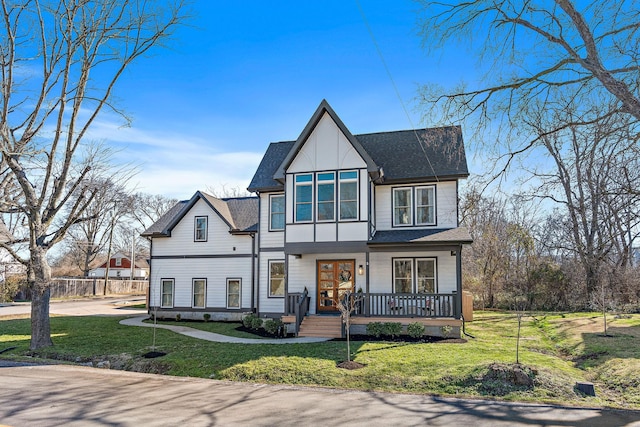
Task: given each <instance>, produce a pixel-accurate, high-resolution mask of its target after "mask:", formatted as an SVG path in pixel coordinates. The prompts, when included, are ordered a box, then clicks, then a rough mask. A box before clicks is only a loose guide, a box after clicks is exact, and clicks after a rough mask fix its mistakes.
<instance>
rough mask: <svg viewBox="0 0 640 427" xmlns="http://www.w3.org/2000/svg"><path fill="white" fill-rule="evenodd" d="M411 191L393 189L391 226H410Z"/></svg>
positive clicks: (409, 189) (411, 220)
mask: <svg viewBox="0 0 640 427" xmlns="http://www.w3.org/2000/svg"><path fill="white" fill-rule="evenodd" d="M412 196H413V191H412V189H411V188H394V189H393V225H412V224H413V216H412V211H413V210H412V209H411V205H412V201H413V197H412Z"/></svg>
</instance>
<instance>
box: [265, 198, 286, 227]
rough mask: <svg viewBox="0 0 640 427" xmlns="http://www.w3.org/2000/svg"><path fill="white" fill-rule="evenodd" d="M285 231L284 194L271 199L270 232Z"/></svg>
mask: <svg viewBox="0 0 640 427" xmlns="http://www.w3.org/2000/svg"><path fill="white" fill-rule="evenodd" d="M279 230H284V194H273V195H271V196H270V197H269V231H279Z"/></svg>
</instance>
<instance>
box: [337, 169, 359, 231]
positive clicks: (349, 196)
mask: <svg viewBox="0 0 640 427" xmlns="http://www.w3.org/2000/svg"><path fill="white" fill-rule="evenodd" d="M339 186H340V188H339V189H340V207H339V210H340V214H339V217H340V221H345V220H347V221H348V220H352V219H358V171H348V172H340V174H339Z"/></svg>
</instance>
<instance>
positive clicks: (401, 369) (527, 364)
mask: <svg viewBox="0 0 640 427" xmlns="http://www.w3.org/2000/svg"><path fill="white" fill-rule="evenodd" d="M119 320H121V318H113V317H54V318H52V319H51V325H52V334H53V340H54V343H55V346H54V347H53V348H50V349H46V350H44V351H41V352H39V353H38V354H37V355H34V356H37V357H41V358H53V359H57V360H66V361H70V362H73V363H76V362H87V361H94V362H95V361H100V360H109V361H110V364H111V367H112V368H118V369H130V370H137V371H143V372H156V373H163V374H169V375H182V376H196V377H204V378H217V379H229V380H238V381H253V382H266V383H276V384H296V385H311V386H321V387H339V388H349V389H359V390H384V391H397V392H414V393H430V394H440V395H454V396H467V397H495V398H500V399H505V400H518V401H538V402H553V403H562V404H574V405H591V406H597V405H602V406H615V407H627V408H634V409H640V398H639V396H640V363H639V361H640V315H634V316H632V317H629V318H624V319H610V320H611V329H610V333H612V334H613V335H614V336H613V337H600V336H599V333H600V331H597V330H594V327H593V325H598V321H600V322H601V320H598V316H597V315H595V314H577V315H574V314H572V315H565V316H561V315H553V316H544V315H536V316H535V317H526V318H525V320H524V322H523V328H522V333H521V335H522V339H521V349H520V362H521V364H522V365H523V366H524V370H525V371H526V372H527V373H528V375H529V376H530V377H531V378H532V379H533V384H532V385H521V384H516V383H514V382H513V381H510V380H509V378H508V377H509V375H510V373H509V372H510V369H511V367H512V366H513V364H514V363H515V349H516V334H517V328H516V324H517V321H516V319H515V316H513V315H511V314H508V313H476V321H474V322H472V323H468V324H467V332H468V333H469V334H471V335H473V336H474V338H470V337H466V339H467V342H466V343H455V342H436V343H418V344H414V343H411V344H409V343H400V342H389V343H385V342H364V341H355V342H352V345H351V349H352V352H353V354H354V356H353V357H354V360H355V361H357V362H359V363H361V364H364V365H365V367H364V368H362V369H357V370H345V369H340V368H338V367H337V366H336V364H337V363H338V362H340V361H343V360H345V356H346V354H345V352H346V343H345V342H343V341H328V342H324V343H314V344H286V345H282V344H277V345H274V344H252V345H243V344H221V343H212V342H207V341H201V340H197V339H193V338H189V337H185V336H182V335H178V334H176V333H174V332H171V331H166V330H161V329H158V330H157V331H156V347H155V350H157V351H161V352H164V353H167V354H166V355H165V356H163V357H159V358H155V359H145V358H144V357H142V356H143V355H144V354H145V353H147V352H149V351H150V350H152V348H151V346H152V342H153V329H151V328H136V327H130V326H122V325H119V324H118V321H119ZM180 324H181V325H183V326H196V325H195V324H193V325H192V324H190V323H186V322H180ZM214 325H215V326H214ZM588 325H592V327H587V326H588ZM197 326H199V327H202V328H206V329H207V330H211V331H212V332H218V333H224V332H221V329H218V330H215V328H220V327H222V328H225V327H229V324H217V323H215V322H208V323H200V324H198V325H197ZM210 328H211V329H210ZM0 330H1V332H2V333H1V334H0V351H2V350H3V349H6V348H9V347H16V348H15V349H12V350H9V351H6V352H4V353H2V354H1V355H0V357H4V358H21V359H22V358H24V357H25V356H26V355H28V354H29V349H28V346H29V321H28V320H27V319H16V320H2V321H0ZM505 375H506V377H505ZM505 378H506V379H505ZM576 381H593V382H594V383H595V385H596V392H597V397H585V396H582V395H580V394H579V393H578V392H576V391H575V390H574V385H575V383H576Z"/></svg>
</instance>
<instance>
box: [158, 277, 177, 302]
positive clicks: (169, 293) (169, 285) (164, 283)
mask: <svg viewBox="0 0 640 427" xmlns="http://www.w3.org/2000/svg"><path fill="white" fill-rule="evenodd" d="M173 283H174V280H173V279H162V280H160V292H161V295H160V307H161V308H171V307H173Z"/></svg>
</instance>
